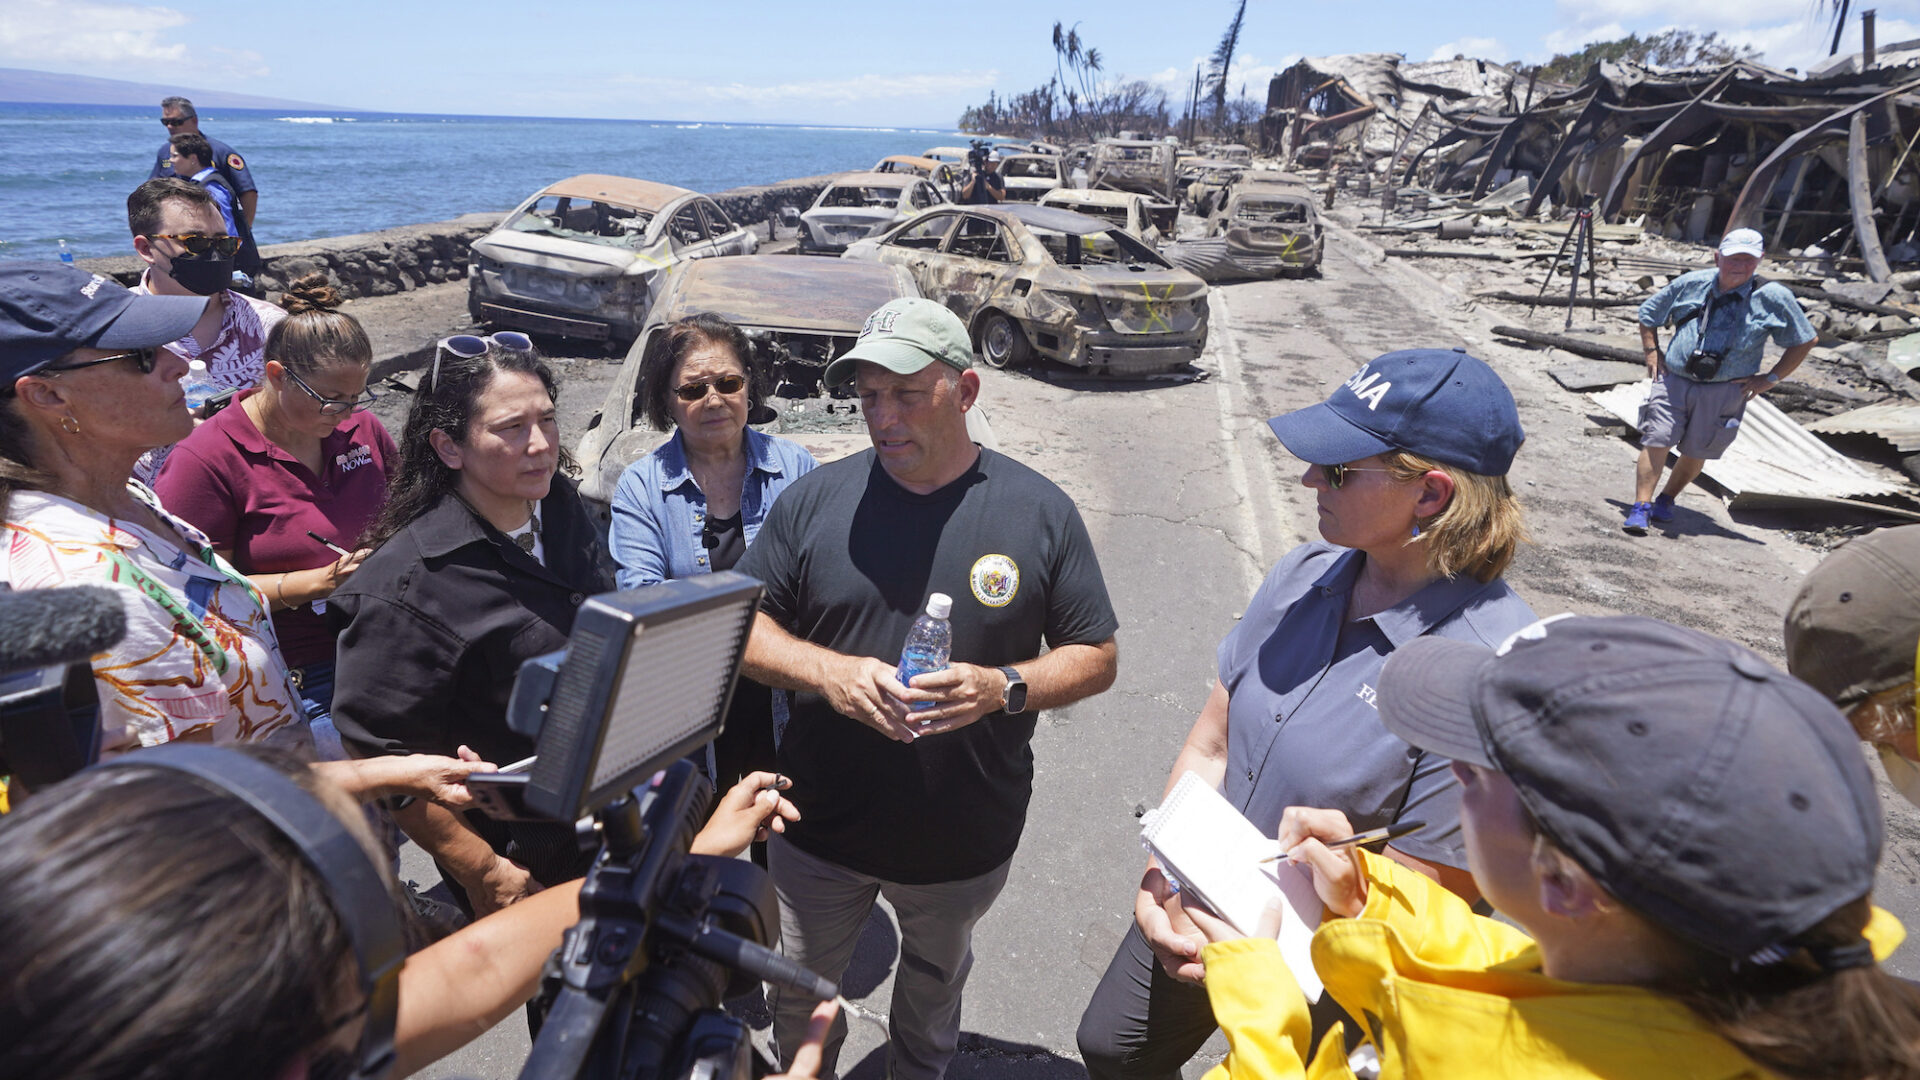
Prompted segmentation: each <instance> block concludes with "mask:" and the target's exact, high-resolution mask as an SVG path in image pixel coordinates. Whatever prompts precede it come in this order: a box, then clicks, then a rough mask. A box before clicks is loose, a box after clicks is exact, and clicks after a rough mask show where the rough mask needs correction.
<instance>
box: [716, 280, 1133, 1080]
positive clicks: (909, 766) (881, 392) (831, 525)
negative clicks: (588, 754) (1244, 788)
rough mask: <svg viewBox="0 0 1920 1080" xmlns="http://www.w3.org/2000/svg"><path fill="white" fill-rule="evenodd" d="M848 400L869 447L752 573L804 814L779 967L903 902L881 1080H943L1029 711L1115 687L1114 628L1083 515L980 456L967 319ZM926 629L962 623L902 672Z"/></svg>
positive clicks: (881, 326) (784, 896)
mask: <svg viewBox="0 0 1920 1080" xmlns="http://www.w3.org/2000/svg"><path fill="white" fill-rule="evenodd" d="M849 380H851V381H852V383H853V386H854V389H855V391H856V392H858V394H859V396H860V411H861V412H863V413H864V414H865V415H866V420H867V432H868V434H869V435H870V436H872V438H873V450H872V451H871V452H862V453H858V454H854V455H851V456H849V457H844V458H841V459H840V460H839V461H834V462H830V463H828V464H826V465H822V466H820V467H819V468H817V469H815V470H813V471H812V472H810V473H808V474H807V475H805V476H802V477H801V478H799V479H798V480H795V481H794V482H793V484H792V485H790V486H789V487H788V488H787V489H786V490H785V491H783V492H781V494H780V498H779V500H778V501H776V502H775V503H774V504H773V509H772V510H770V511H769V512H768V514H767V519H766V521H765V523H764V524H762V525H761V527H760V531H759V534H758V536H757V538H756V539H755V540H754V541H753V543H752V545H751V546H749V547H748V548H747V554H746V556H745V557H744V558H742V559H741V560H740V563H739V565H738V566H736V567H735V569H737V570H739V571H740V572H741V573H744V574H747V575H749V576H751V577H754V578H758V579H759V580H761V581H762V582H765V583H766V587H767V590H766V593H765V595H764V597H763V598H762V600H761V605H760V612H759V614H758V615H756V616H755V617H754V624H753V633H752V636H751V637H750V638H749V639H748V641H747V655H746V661H745V664H746V666H745V668H744V669H743V670H744V672H745V674H746V675H747V677H749V678H752V679H754V680H756V681H758V682H761V683H765V684H766V685H768V686H772V687H774V688H775V691H776V692H775V697H774V702H775V705H774V709H775V715H777V716H778V715H781V714H783V713H784V716H785V727H784V734H783V736H782V738H781V741H780V748H779V759H780V771H781V772H782V773H784V774H786V775H788V776H791V777H793V781H794V786H793V790H794V791H796V792H800V793H801V794H798V795H796V796H795V801H796V803H797V804H798V803H804V805H801V806H800V807H799V808H800V813H801V816H802V820H800V821H797V822H794V823H792V825H790V826H789V828H788V829H787V831H786V832H785V833H784V834H783V835H782V836H779V837H775V838H774V839H773V840H772V841H771V842H770V843H769V846H768V848H767V860H768V869H769V870H770V871H771V873H772V875H773V880H774V886H775V888H776V890H777V891H778V892H779V894H780V948H781V951H782V952H783V953H785V954H786V955H787V956H789V957H791V958H793V959H794V960H796V961H797V962H799V963H801V964H804V965H806V966H807V967H808V968H810V969H812V970H813V971H816V972H818V973H820V974H821V975H823V976H825V977H826V978H829V979H834V980H838V979H839V978H840V977H841V975H842V974H843V973H844V972H845V971H846V968H847V964H848V962H849V961H850V960H851V959H852V957H853V950H854V946H855V945H856V944H857V943H858V941H859V939H860V934H861V930H862V928H863V927H865V926H866V925H867V917H868V912H869V910H870V909H871V908H872V906H873V903H874V900H875V899H876V897H878V896H885V897H886V898H887V901H888V902H889V903H891V904H892V905H893V908H894V911H895V913H896V915H897V917H898V922H899V926H900V936H901V942H900V957H901V964H900V969H899V971H898V972H897V973H896V975H895V977H894V986H893V1001H892V1006H891V1008H890V1009H889V1015H890V1016H891V1018H892V1023H891V1025H890V1029H889V1033H890V1039H889V1042H888V1046H887V1070H886V1071H887V1075H888V1076H889V1077H891V1078H893V1080H941V1077H942V1076H943V1074H944V1073H945V1072H946V1069H947V1065H948V1063H949V1062H951V1061H952V1060H953V1055H954V1048H955V1045H956V1041H957V1039H958V1037H959V1025H960V994H961V990H962V989H963V988H964V986H965V985H966V977H967V970H968V967H969V965H970V963H971V959H972V952H971V949H972V941H973V925H974V923H975V922H976V921H978V920H979V918H980V917H981V916H982V915H984V914H986V912H987V909H988V908H989V907H990V906H991V905H992V904H993V901H994V898H995V897H996V896H998V895H999V893H1000V888H1001V886H1003V885H1005V884H1006V880H1007V871H1008V867H1009V865H1010V864H1011V861H1012V859H1013V853H1014V850H1015V849H1016V848H1017V847H1018V846H1019V843H1020V832H1021V829H1022V828H1023V826H1024V825H1025V823H1026V812H1027V800H1028V798H1029V797H1030V796H1031V794H1032V780H1033V755H1032V751H1031V750H1030V749H1029V748H1028V742H1029V741H1030V740H1031V739H1032V738H1033V732H1034V727H1035V722H1036V721H1035V715H1036V712H1037V711H1038V710H1040V709H1050V708H1059V707H1061V706H1064V705H1067V704H1070V703H1072V702H1075V701H1078V700H1080V699H1081V698H1085V697H1090V696H1092V695H1094V694H1097V693H1100V692H1101V691H1103V690H1105V689H1106V688H1107V687H1108V686H1110V685H1112V683H1113V678H1114V672H1115V666H1116V657H1117V655H1118V653H1117V651H1116V646H1115V644H1114V631H1115V630H1116V629H1117V628H1118V627H1119V621H1118V620H1117V619H1115V618H1114V614H1113V605H1112V604H1111V603H1110V602H1109V600H1108V599H1107V587H1106V582H1105V580H1104V579H1103V578H1102V577H1101V574H1100V564H1099V560H1098V559H1097V558H1095V556H1094V552H1093V544H1092V542H1091V541H1090V540H1089V539H1088V537H1087V530H1086V526H1085V525H1084V524H1083V523H1082V522H1081V520H1080V512H1079V511H1078V510H1077V509H1075V507H1074V505H1073V500H1071V499H1069V498H1068V497H1067V495H1066V493H1064V492H1062V491H1061V490H1060V489H1059V488H1058V487H1057V486H1055V485H1054V484H1053V483H1052V482H1051V481H1049V480H1048V479H1047V478H1046V477H1044V476H1041V475H1040V474H1039V473H1037V472H1035V471H1034V470H1032V469H1030V468H1028V467H1027V466H1025V465H1022V464H1021V463H1019V462H1017V461H1015V460H1013V459H1012V458H1010V457H1007V456H1005V455H1003V454H1000V453H999V452H997V451H995V450H992V449H988V448H986V447H982V446H979V445H977V444H975V443H974V441H973V440H972V439H971V438H969V437H968V434H967V414H968V411H969V410H971V409H972V408H973V404H974V402H975V401H976V400H977V398H978V397H979V394H980V373H979V372H977V371H975V370H973V344H972V342H971V341H970V340H969V339H968V337H967V328H966V326H965V325H963V324H962V323H961V321H960V319H959V318H958V317H957V316H955V315H954V314H953V313H952V312H950V311H948V310H947V309H946V308H944V307H942V306H941V305H939V304H937V303H934V302H933V301H931V300H922V299H920V298H918V297H914V298H911V299H900V300H894V301H892V302H890V303H888V304H887V305H886V306H884V307H882V308H881V309H880V310H878V311H876V312H874V313H873V314H872V315H871V316H869V317H868V318H867V322H866V325H865V327H863V328H862V329H861V331H860V340H859V341H858V342H857V343H856V344H855V345H854V347H853V348H852V349H851V350H849V351H848V352H847V354H846V355H845V356H842V357H840V358H839V359H838V360H835V361H834V362H833V363H832V364H831V365H829V366H828V368H827V371H826V381H827V384H828V385H829V386H833V385H844V384H845V383H847V382H848V381H849ZM942 594H943V595H942ZM930 600H932V601H933V603H931V604H930ZM923 610H927V611H930V612H937V611H940V610H945V611H947V613H948V616H949V625H950V628H951V629H950V633H951V642H952V646H951V649H950V651H949V654H948V657H947V662H946V666H945V667H944V668H942V669H939V670H932V671H927V670H925V669H924V668H922V669H921V673H919V674H913V673H911V672H903V671H902V670H901V669H899V668H897V667H896V666H895V663H894V662H895V660H896V659H897V658H899V657H900V656H901V652H902V646H903V645H904V644H905V642H906V638H907V632H908V630H909V629H910V628H912V626H913V624H914V619H915V618H916V617H917V616H918V615H919V614H920V613H921V611H923ZM1043 645H1044V646H1045V648H1043V647H1042V646H1043ZM981 721H984V722H981ZM769 1005H770V1006H771V1008H772V1010H773V1032H774V1041H775V1044H776V1046H777V1047H778V1049H779V1050H780V1053H781V1059H782V1062H783V1063H785V1064H789V1065H790V1064H791V1062H792V1059H793V1048H795V1047H797V1046H798V1045H799V1044H800V1041H801V1036H802V1035H803V1034H804V1033H805V1031H806V1026H807V1020H808V1016H809V1013H810V1011H811V1009H812V1002H810V1001H808V1000H806V999H805V997H804V995H795V994H793V993H791V992H789V991H781V990H779V989H778V988H775V989H774V991H773V993H772V996H771V998H770V999H769ZM845 1032H846V1028H845V1025H844V1024H839V1025H837V1026H836V1028H835V1030H834V1033H833V1034H832V1035H831V1036H830V1037H829V1039H828V1043H827V1047H826V1051H825V1054H824V1056H823V1059H822V1062H821V1069H820V1075H821V1076H823V1077H831V1076H833V1075H834V1067H835V1063H836V1061H837V1059H838V1055H839V1050H840V1041H841V1039H842V1038H843V1037H844V1035H845Z"/></svg>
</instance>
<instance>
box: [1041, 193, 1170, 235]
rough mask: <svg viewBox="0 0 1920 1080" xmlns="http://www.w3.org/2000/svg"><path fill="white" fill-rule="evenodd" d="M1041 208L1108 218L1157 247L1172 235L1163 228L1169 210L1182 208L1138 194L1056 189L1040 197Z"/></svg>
mask: <svg viewBox="0 0 1920 1080" xmlns="http://www.w3.org/2000/svg"><path fill="white" fill-rule="evenodd" d="M1040 205H1041V206H1057V207H1059V208H1060V209H1062V210H1071V211H1073V212H1074V213H1076V214H1085V215H1087V216H1088V217H1097V218H1105V219H1106V220H1108V221H1111V222H1112V223H1114V224H1115V225H1117V226H1119V227H1120V228H1122V229H1125V230H1127V231H1128V232H1130V233H1132V234H1133V235H1135V236H1137V237H1139V238H1140V239H1141V240H1144V241H1146V243H1147V244H1148V245H1149V246H1156V245H1158V244H1159V243H1160V241H1161V239H1162V238H1163V237H1165V236H1167V235H1169V233H1168V230H1164V229H1162V228H1160V224H1159V222H1160V220H1162V219H1167V218H1168V217H1169V215H1167V214H1166V211H1167V210H1171V211H1174V212H1175V213H1177V212H1178V211H1179V207H1177V206H1172V205H1170V204H1165V203H1156V202H1154V201H1153V200H1152V199H1149V198H1147V197H1146V196H1145V195H1142V194H1140V193H1139V192H1137V191H1104V190H1103V191H1081V190H1080V189H1078V188H1064V187H1063V188H1054V189H1053V190H1052V191H1049V192H1047V193H1046V194H1045V195H1042V196H1041V197H1040Z"/></svg>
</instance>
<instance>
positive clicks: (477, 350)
mask: <svg viewBox="0 0 1920 1080" xmlns="http://www.w3.org/2000/svg"><path fill="white" fill-rule="evenodd" d="M489 345H498V346H500V347H501V348H503V349H505V350H507V351H508V352H532V351H533V339H532V338H530V337H528V336H527V335H525V334H522V333H518V332H516V331H513V330H502V331H500V332H498V333H493V334H487V335H485V336H484V337H483V336H481V335H479V334H455V335H453V336H452V337H443V338H441V339H440V340H439V341H437V342H435V343H434V349H433V374H432V375H430V376H429V377H428V379H427V385H428V386H439V385H440V358H441V357H442V356H445V355H446V354H447V353H452V354H453V355H455V356H457V357H459V358H460V359H462V360H471V359H473V358H474V357H476V356H484V355H486V352H487V347H488V346H489Z"/></svg>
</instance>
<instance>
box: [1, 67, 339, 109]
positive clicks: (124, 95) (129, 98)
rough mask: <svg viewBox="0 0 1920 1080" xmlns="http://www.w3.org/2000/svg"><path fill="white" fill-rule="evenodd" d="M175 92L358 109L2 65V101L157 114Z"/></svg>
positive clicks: (281, 105) (260, 105)
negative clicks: (145, 108)
mask: <svg viewBox="0 0 1920 1080" xmlns="http://www.w3.org/2000/svg"><path fill="white" fill-rule="evenodd" d="M175 94H178V95H180V96H181V97H184V98H191V99H192V100H193V106H194V108H196V109H300V110H305V111H314V110H318V111H320V112H353V111H358V110H351V109H343V108H341V107H340V106H338V105H320V104H316V103H314V102H311V101H293V100H290V99H288V98H275V97H260V96H258V95H255V94H233V93H228V92H227V91H225V90H200V89H192V88H188V87H182V86H175V85H170V84H166V83H140V82H128V81H126V80H124V79H96V78H94V77H92V76H90V75H62V74H59V73H58V72H52V71H33V70H30V69H28V68H0V101H16V102H32V103H35V104H45V105H151V106H153V107H154V109H155V110H156V115H157V110H158V109H159V108H160V99H161V98H164V97H171V96H173V95H175Z"/></svg>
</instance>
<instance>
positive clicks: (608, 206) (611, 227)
mask: <svg viewBox="0 0 1920 1080" xmlns="http://www.w3.org/2000/svg"><path fill="white" fill-rule="evenodd" d="M652 221H653V215H652V214H649V213H647V212H646V211H645V210H635V209H634V208H633V207H630V206H617V205H615V204H613V203H606V202H596V201H594V200H592V199H576V198H572V197H570V196H566V195H542V196H540V197H539V198H538V199H535V200H534V201H533V203H532V204H531V205H529V206H528V207H527V208H526V209H525V210H522V211H520V212H519V213H518V214H515V215H514V216H513V217H511V218H509V219H508V220H507V222H506V224H505V225H504V226H502V227H503V228H508V229H512V230H514V231H516V232H526V233H540V234H542V235H545V236H557V237H559V238H561V239H563V240H580V241H584V242H586V243H589V244H605V245H607V246H609V247H625V248H639V247H644V246H645V245H646V238H647V226H648V225H649V224H651V223H652Z"/></svg>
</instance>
